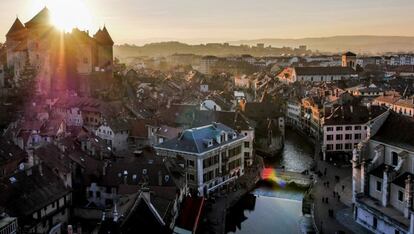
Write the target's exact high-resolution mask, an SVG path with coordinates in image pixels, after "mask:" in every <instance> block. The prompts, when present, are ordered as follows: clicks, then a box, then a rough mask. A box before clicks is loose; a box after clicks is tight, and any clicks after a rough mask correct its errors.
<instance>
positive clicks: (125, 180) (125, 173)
mask: <svg viewBox="0 0 414 234" xmlns="http://www.w3.org/2000/svg"><path fill="white" fill-rule="evenodd" d="M127 179H128V172H127V171H124V184H127Z"/></svg>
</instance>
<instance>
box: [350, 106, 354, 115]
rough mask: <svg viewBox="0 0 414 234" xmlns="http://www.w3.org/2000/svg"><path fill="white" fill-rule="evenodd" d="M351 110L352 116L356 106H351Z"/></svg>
mask: <svg viewBox="0 0 414 234" xmlns="http://www.w3.org/2000/svg"><path fill="white" fill-rule="evenodd" d="M349 109H350V111H351V114H352V113H354V106H353V105H351V106H350V107H349Z"/></svg>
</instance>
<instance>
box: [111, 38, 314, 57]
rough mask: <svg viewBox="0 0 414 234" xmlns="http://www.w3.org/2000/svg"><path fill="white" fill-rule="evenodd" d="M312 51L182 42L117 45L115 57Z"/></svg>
mask: <svg viewBox="0 0 414 234" xmlns="http://www.w3.org/2000/svg"><path fill="white" fill-rule="evenodd" d="M305 52H307V53H310V51H301V50H299V49H292V48H287V47H284V48H275V47H273V48H257V47H253V48H251V47H249V46H238V45H237V46H236V45H228V44H223V43H209V44H201V45H189V44H185V43H181V42H175V41H170V42H158V43H150V44H146V45H143V46H137V45H128V44H124V45H116V46H115V47H114V55H115V57H118V58H121V59H122V58H128V57H139V56H168V55H172V54H195V55H201V56H203V55H215V56H228V55H241V54H250V55H253V56H277V55H281V54H292V55H299V54H302V53H305Z"/></svg>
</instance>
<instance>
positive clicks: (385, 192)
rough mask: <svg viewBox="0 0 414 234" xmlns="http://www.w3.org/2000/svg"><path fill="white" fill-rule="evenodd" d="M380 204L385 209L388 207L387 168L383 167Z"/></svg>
mask: <svg viewBox="0 0 414 234" xmlns="http://www.w3.org/2000/svg"><path fill="white" fill-rule="evenodd" d="M381 204H382V206H383V207H387V205H388V166H387V165H386V166H385V169H384V176H383V179H382V198H381Z"/></svg>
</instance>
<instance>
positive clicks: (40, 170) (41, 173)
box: [38, 162, 43, 176]
mask: <svg viewBox="0 0 414 234" xmlns="http://www.w3.org/2000/svg"><path fill="white" fill-rule="evenodd" d="M38 167H39V174H40V176H43V167H42V162H40V163H39V166H38Z"/></svg>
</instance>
